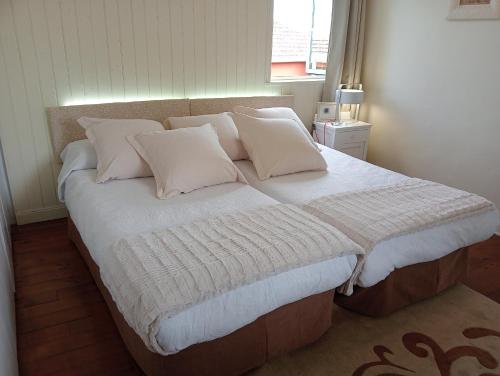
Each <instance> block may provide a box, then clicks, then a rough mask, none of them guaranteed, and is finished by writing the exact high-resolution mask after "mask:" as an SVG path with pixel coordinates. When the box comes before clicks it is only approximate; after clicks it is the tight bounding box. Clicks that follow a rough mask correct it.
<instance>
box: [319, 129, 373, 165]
mask: <svg viewBox="0 0 500 376" xmlns="http://www.w3.org/2000/svg"><path fill="white" fill-rule="evenodd" d="M313 125H314V127H313V129H314V134H313V135H314V138H315V140H316V141H317V142H318V143H320V144H322V145H325V146H328V147H330V148H332V149H335V150H338V151H341V152H343V153H346V154H349V155H350V156H352V157H355V158H359V159H362V160H366V152H367V151H368V139H369V138H370V128H371V127H372V125H371V124H369V123H365V122H363V121H357V122H355V123H346V124H341V125H333V124H332V123H324V122H320V121H315V122H314V124H313Z"/></svg>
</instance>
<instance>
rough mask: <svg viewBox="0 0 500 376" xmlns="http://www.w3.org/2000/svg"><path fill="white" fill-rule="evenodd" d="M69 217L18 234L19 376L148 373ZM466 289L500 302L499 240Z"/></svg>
mask: <svg viewBox="0 0 500 376" xmlns="http://www.w3.org/2000/svg"><path fill="white" fill-rule="evenodd" d="M66 226H67V222H66V220H65V219H62V220H56V221H49V222H43V223H37V224H30V225H25V226H14V227H13V231H12V241H13V252H14V269H15V279H16V290H17V291H16V316H17V336H18V351H19V367H20V371H21V375H26V376H31V375H37V376H44V375H110V376H111V375H123V376H126V375H142V373H141V371H140V370H139V368H138V366H137V365H136V364H135V363H134V361H133V359H132V358H131V356H130V355H129V354H128V352H127V350H126V348H125V345H124V344H123V342H122V340H121V338H120V335H119V333H118V331H117V329H116V327H115V325H114V323H113V320H112V319H111V315H110V314H109V311H108V309H107V307H106V304H105V302H104V300H103V298H102V296H101V295H100V293H99V290H98V289H97V286H96V285H95V283H94V282H93V281H92V277H91V275H90V273H89V271H88V270H87V268H86V265H85V263H84V261H83V259H82V258H81V257H80V255H79V253H78V251H77V249H76V248H75V246H74V245H73V244H72V243H71V242H70V240H69V239H68V236H67V234H66ZM465 283H466V284H467V285H468V286H470V287H471V288H473V289H475V290H477V291H479V292H480V293H482V294H484V295H486V296H488V297H490V298H491V299H493V300H495V301H497V302H499V303H500V237H499V236H494V237H493V238H491V239H490V240H488V241H486V242H483V243H481V244H478V245H477V246H475V247H473V248H472V249H471V251H470V261H469V276H468V278H467V280H466V281H465Z"/></svg>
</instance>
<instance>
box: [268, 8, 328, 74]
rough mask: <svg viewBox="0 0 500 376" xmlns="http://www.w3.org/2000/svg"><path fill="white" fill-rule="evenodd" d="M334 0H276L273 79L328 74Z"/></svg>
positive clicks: (272, 60) (272, 64)
mask: <svg viewBox="0 0 500 376" xmlns="http://www.w3.org/2000/svg"><path fill="white" fill-rule="evenodd" d="M331 17H332V0H294V1H290V0H274V20H273V51H272V59H271V80H272V81H273V80H281V79H296V80H297V79H299V80H300V79H308V78H314V77H319V78H322V77H324V75H325V70H326V60H327V56H328V42H329V40H330V22H331Z"/></svg>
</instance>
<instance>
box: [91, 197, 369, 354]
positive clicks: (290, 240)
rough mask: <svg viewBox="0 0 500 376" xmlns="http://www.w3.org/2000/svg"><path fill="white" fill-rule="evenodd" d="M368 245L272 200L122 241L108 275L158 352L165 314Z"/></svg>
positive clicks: (111, 255)
mask: <svg viewBox="0 0 500 376" xmlns="http://www.w3.org/2000/svg"><path fill="white" fill-rule="evenodd" d="M360 252H363V251H362V250H361V248H360V247H359V246H358V245H357V244H355V243H354V242H353V241H352V240H350V239H349V238H348V237H347V236H345V235H344V234H343V233H341V232H340V231H338V230H337V229H335V228H334V227H332V226H330V225H328V224H327V223H324V222H322V221H320V220H319V219H318V218H316V217H314V216H312V215H310V214H308V213H306V212H304V211H302V210H301V209H299V208H297V207H294V206H291V205H284V204H278V205H272V206H267V207H263V208H259V209H255V210H251V211H245V212H235V213H229V214H223V215H219V216H215V217H212V218H209V219H206V220H200V221H196V222H193V223H190V224H188V225H183V226H179V227H175V228H170V229H166V230H162V231H159V232H153V233H146V234H140V235H136V236H132V237H130V238H126V239H122V240H120V241H118V242H117V243H116V244H115V245H114V246H112V247H111V248H110V249H109V251H108V252H107V253H106V254H105V255H104V257H103V261H102V265H101V277H102V280H103V282H104V284H105V285H106V287H107V288H108V290H109V292H110V293H111V295H112V297H113V299H114V301H115V303H116V305H117V307H118V309H119V310H120V312H121V313H122V314H123V316H124V318H125V319H126V321H127V323H128V324H129V325H130V326H131V327H132V328H133V329H134V330H135V331H136V333H137V334H138V335H139V336H140V337H141V338H142V339H143V341H144V343H145V344H146V345H147V347H148V348H149V349H150V350H151V351H154V352H157V353H160V354H163V355H166V353H165V352H164V350H163V349H162V348H161V346H160V345H159V344H158V343H157V341H156V334H157V333H158V330H159V324H160V322H161V320H162V319H164V318H168V317H172V316H173V315H175V314H177V313H179V312H181V311H182V310H185V309H186V308H188V307H191V306H193V305H195V304H198V303H200V302H203V301H205V300H207V299H210V298H212V297H215V296H217V295H220V294H222V293H224V292H227V291H230V290H233V289H236V288H238V287H240V286H243V285H247V284H250V283H252V282H256V281H258V280H262V279H264V278H267V277H270V276H272V275H275V274H278V273H281V272H285V271H287V270H290V269H293V268H298V267H302V266H306V265H310V264H314V263H317V262H321V261H325V260H328V259H332V258H335V257H340V256H345V255H351V254H358V253H360Z"/></svg>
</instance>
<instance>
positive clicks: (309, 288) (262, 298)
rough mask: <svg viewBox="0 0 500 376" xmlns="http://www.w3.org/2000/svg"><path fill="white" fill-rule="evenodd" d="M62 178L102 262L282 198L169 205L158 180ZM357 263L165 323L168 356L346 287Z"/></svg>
mask: <svg viewBox="0 0 500 376" xmlns="http://www.w3.org/2000/svg"><path fill="white" fill-rule="evenodd" d="M65 175H66V176H65V178H64V179H61V180H60V189H61V191H63V192H61V197H62V196H63V194H64V198H65V201H66V205H67V207H68V210H69V212H70V215H71V218H72V219H73V221H74V222H75V225H76V227H77V228H78V230H79V232H80V234H81V236H82V239H83V241H84V243H85V245H86V246H87V248H88V249H89V251H90V254H91V256H92V258H93V259H94V261H95V262H96V263H97V265H100V260H101V255H102V254H103V252H106V250H107V249H108V247H109V246H110V245H111V244H112V243H114V242H115V241H117V240H119V239H121V238H123V237H124V236H127V235H132V234H137V233H141V232H149V231H156V230H161V229H164V228H166V227H171V226H176V225H181V224H186V223H189V222H191V221H193V220H196V219H200V218H204V217H209V216H211V215H214V214H217V213H222V212H225V211H232V210H244V209H249V208H256V207H259V206H264V205H271V204H275V203H276V201H275V200H274V199H272V198H270V197H268V196H266V195H264V194H263V193H261V192H259V191H257V190H256V189H254V188H252V187H250V186H249V185H244V184H240V183H231V184H222V185H218V186H213V187H209V188H204V189H200V190H197V191H194V192H191V193H189V194H185V195H180V196H176V197H173V198H170V199H168V200H159V199H157V198H156V196H155V182H154V179H153V178H142V179H129V180H120V181H110V182H107V183H104V184H96V183H95V176H96V170H94V169H90V170H80V171H73V172H71V171H66V172H65ZM355 262H356V259H355V256H345V257H340V258H337V259H333V260H329V261H325V262H321V263H318V264H314V265H310V266H306V267H302V268H299V269H294V270H291V271H288V272H286V273H282V274H279V275H276V276H273V277H271V278H267V279H264V280H262V281H259V282H256V283H253V284H250V285H247V286H243V287H240V288H238V289H236V290H233V291H230V292H228V293H225V294H223V295H220V296H218V297H216V298H214V299H211V300H208V301H206V302H204V303H201V304H199V305H196V306H194V307H192V308H190V309H187V310H185V311H183V312H181V313H180V314H177V315H176V316H174V317H172V318H169V319H166V320H163V321H162V322H161V325H160V331H159V334H158V335H157V341H158V343H159V344H160V345H161V346H162V348H163V349H164V350H165V352H167V353H175V352H178V351H180V350H182V349H184V348H186V347H188V346H190V345H192V344H195V343H200V342H205V341H209V340H212V339H215V338H219V337H222V336H225V335H227V334H229V333H231V332H233V331H234V330H236V329H238V328H240V327H242V326H244V325H246V324H249V323H251V322H252V321H254V320H255V319H257V318H258V317H259V316H262V315H263V314H265V313H268V312H270V311H272V310H274V309H276V308H278V307H280V306H282V305H284V304H288V303H291V302H293V301H296V300H299V299H302V298H304V297H307V296H310V295H313V294H317V293H320V292H323V291H327V290H330V289H333V288H336V287H338V286H340V285H341V284H342V283H344V282H345V281H346V280H347V279H348V278H349V276H350V275H351V273H352V271H353V269H354V265H355Z"/></svg>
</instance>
